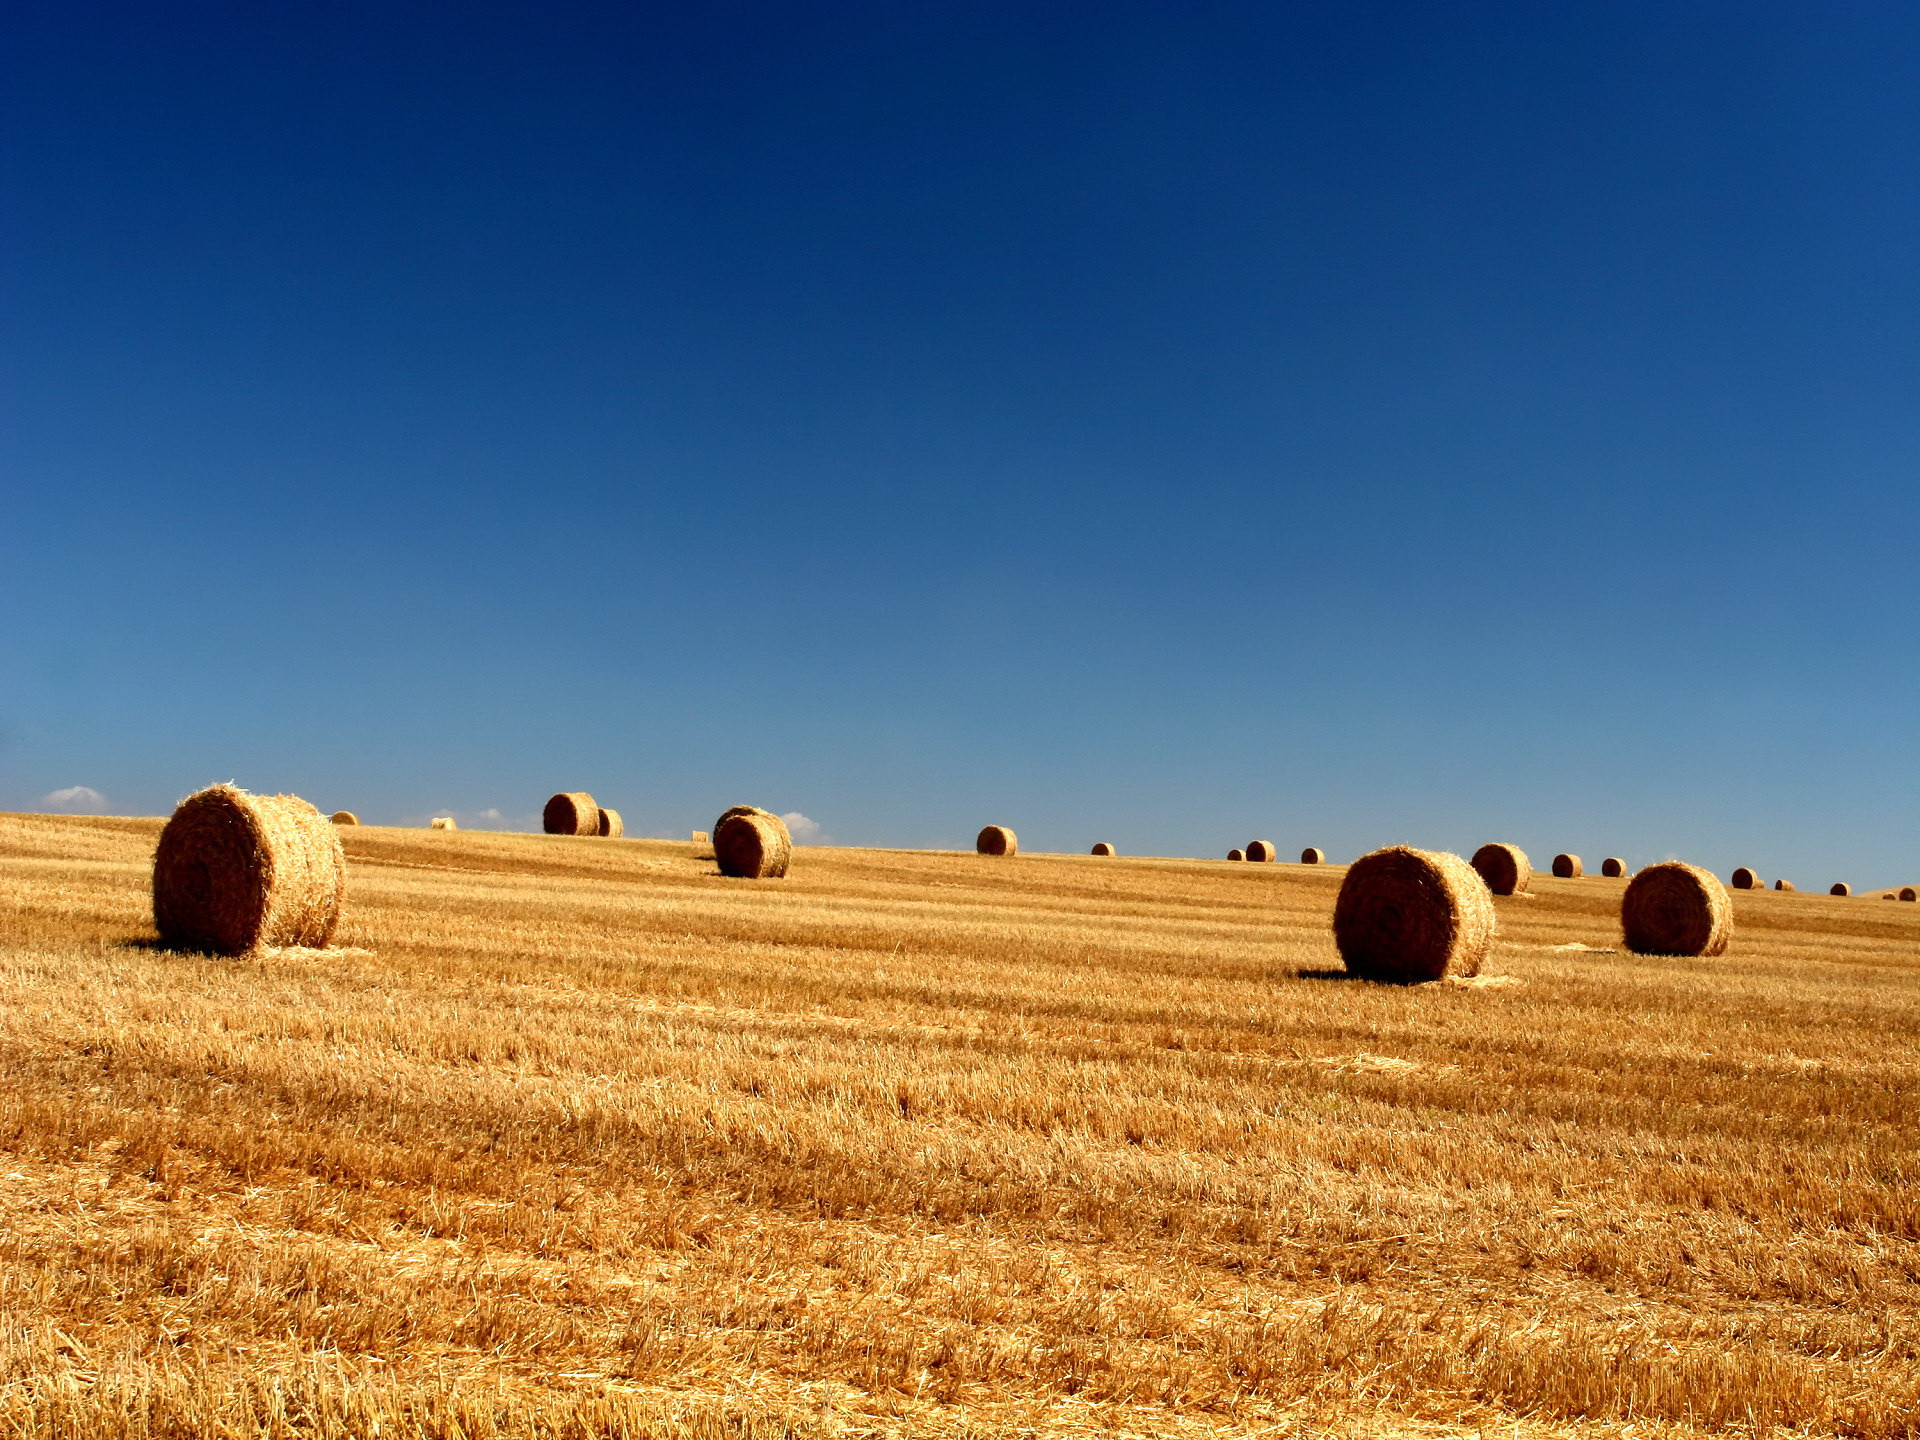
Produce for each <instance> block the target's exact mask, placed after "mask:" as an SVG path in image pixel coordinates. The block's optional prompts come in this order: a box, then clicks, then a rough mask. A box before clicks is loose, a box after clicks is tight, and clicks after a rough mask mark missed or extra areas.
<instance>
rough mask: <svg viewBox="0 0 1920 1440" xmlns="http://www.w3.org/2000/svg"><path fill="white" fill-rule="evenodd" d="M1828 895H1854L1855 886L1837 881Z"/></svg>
mask: <svg viewBox="0 0 1920 1440" xmlns="http://www.w3.org/2000/svg"><path fill="white" fill-rule="evenodd" d="M1827 893H1828V894H1829V895H1851V894H1853V886H1851V885H1849V884H1847V882H1846V881H1844V880H1836V881H1835V882H1834V883H1833V886H1832V887H1831V888H1830V889H1829V890H1828V891H1827Z"/></svg>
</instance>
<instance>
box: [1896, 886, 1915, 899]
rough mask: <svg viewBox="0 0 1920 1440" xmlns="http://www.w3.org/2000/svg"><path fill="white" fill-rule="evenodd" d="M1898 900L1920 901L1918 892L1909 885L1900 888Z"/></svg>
mask: <svg viewBox="0 0 1920 1440" xmlns="http://www.w3.org/2000/svg"><path fill="white" fill-rule="evenodd" d="M1900 898H1901V899H1902V900H1920V890H1916V889H1914V888H1913V886H1911V885H1902V886H1901V887H1900Z"/></svg>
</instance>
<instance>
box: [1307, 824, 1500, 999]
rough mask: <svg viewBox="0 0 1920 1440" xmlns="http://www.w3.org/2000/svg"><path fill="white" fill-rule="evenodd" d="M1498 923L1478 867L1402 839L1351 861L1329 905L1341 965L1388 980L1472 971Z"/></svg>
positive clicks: (1475, 971) (1398, 982)
mask: <svg viewBox="0 0 1920 1440" xmlns="http://www.w3.org/2000/svg"><path fill="white" fill-rule="evenodd" d="M1498 923H1499V922H1498V921H1497V919H1496V918H1495V916H1494V910H1493V896H1492V895H1491V894H1490V893H1489V892H1488V890H1487V882H1486V881H1484V880H1482V879H1481V878H1480V872H1479V871H1477V870H1475V869H1474V868H1473V866H1471V865H1469V864H1468V863H1467V862H1466V861H1464V860H1462V859H1461V858H1460V857H1459V856H1458V855H1447V854H1442V853H1440V852H1437V851H1432V850H1413V849H1409V848H1408V847H1407V846H1405V845H1395V846H1392V847H1390V848H1388V849H1385V850H1375V851H1374V852H1373V853H1372V854H1371V855H1362V856H1361V857H1360V858H1359V859H1358V860H1356V861H1354V862H1353V864H1352V865H1350V866H1348V867H1347V874H1346V878H1345V879H1344V880H1342V881H1341V882H1340V896H1339V898H1338V899H1337V900H1335V901H1334V905H1333V940H1334V944H1336V945H1338V946H1339V947H1340V958H1341V959H1342V960H1344V961H1345V962H1346V966H1347V969H1348V970H1349V971H1350V972H1351V973H1352V974H1355V975H1358V976H1360V977H1361V978H1362V979H1365V980H1380V981H1385V982H1387V983H1389V984H1395V985H1411V984H1417V983H1419V982H1421V981H1426V980H1441V979H1444V978H1445V977H1447V976H1448V975H1462V976H1466V975H1477V974H1478V973H1479V972H1480V966H1481V963H1482V962H1483V961H1485V959H1486V958H1487V954H1488V952H1489V951H1490V950H1492V948H1493V938H1494V935H1495V933H1496V931H1497V929H1498Z"/></svg>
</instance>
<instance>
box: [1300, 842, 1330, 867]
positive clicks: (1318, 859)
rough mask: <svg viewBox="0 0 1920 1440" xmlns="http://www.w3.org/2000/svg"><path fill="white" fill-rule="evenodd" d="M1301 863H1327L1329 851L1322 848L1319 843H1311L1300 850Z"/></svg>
mask: <svg viewBox="0 0 1920 1440" xmlns="http://www.w3.org/2000/svg"><path fill="white" fill-rule="evenodd" d="M1300 863H1301V864H1302V865H1324V864H1326V863H1327V852H1326V851H1324V850H1322V849H1321V848H1320V847H1319V846H1318V845H1309V846H1308V847H1307V848H1306V849H1304V850H1302V851H1301V852H1300Z"/></svg>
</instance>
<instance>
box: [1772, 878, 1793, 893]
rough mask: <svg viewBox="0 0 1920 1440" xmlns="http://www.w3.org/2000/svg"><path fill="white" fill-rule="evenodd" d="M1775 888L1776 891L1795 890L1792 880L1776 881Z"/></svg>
mask: <svg viewBox="0 0 1920 1440" xmlns="http://www.w3.org/2000/svg"><path fill="white" fill-rule="evenodd" d="M1773 888H1774V889H1776V890H1786V891H1791V890H1792V889H1793V881H1791V880H1776V881H1774V882H1773Z"/></svg>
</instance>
